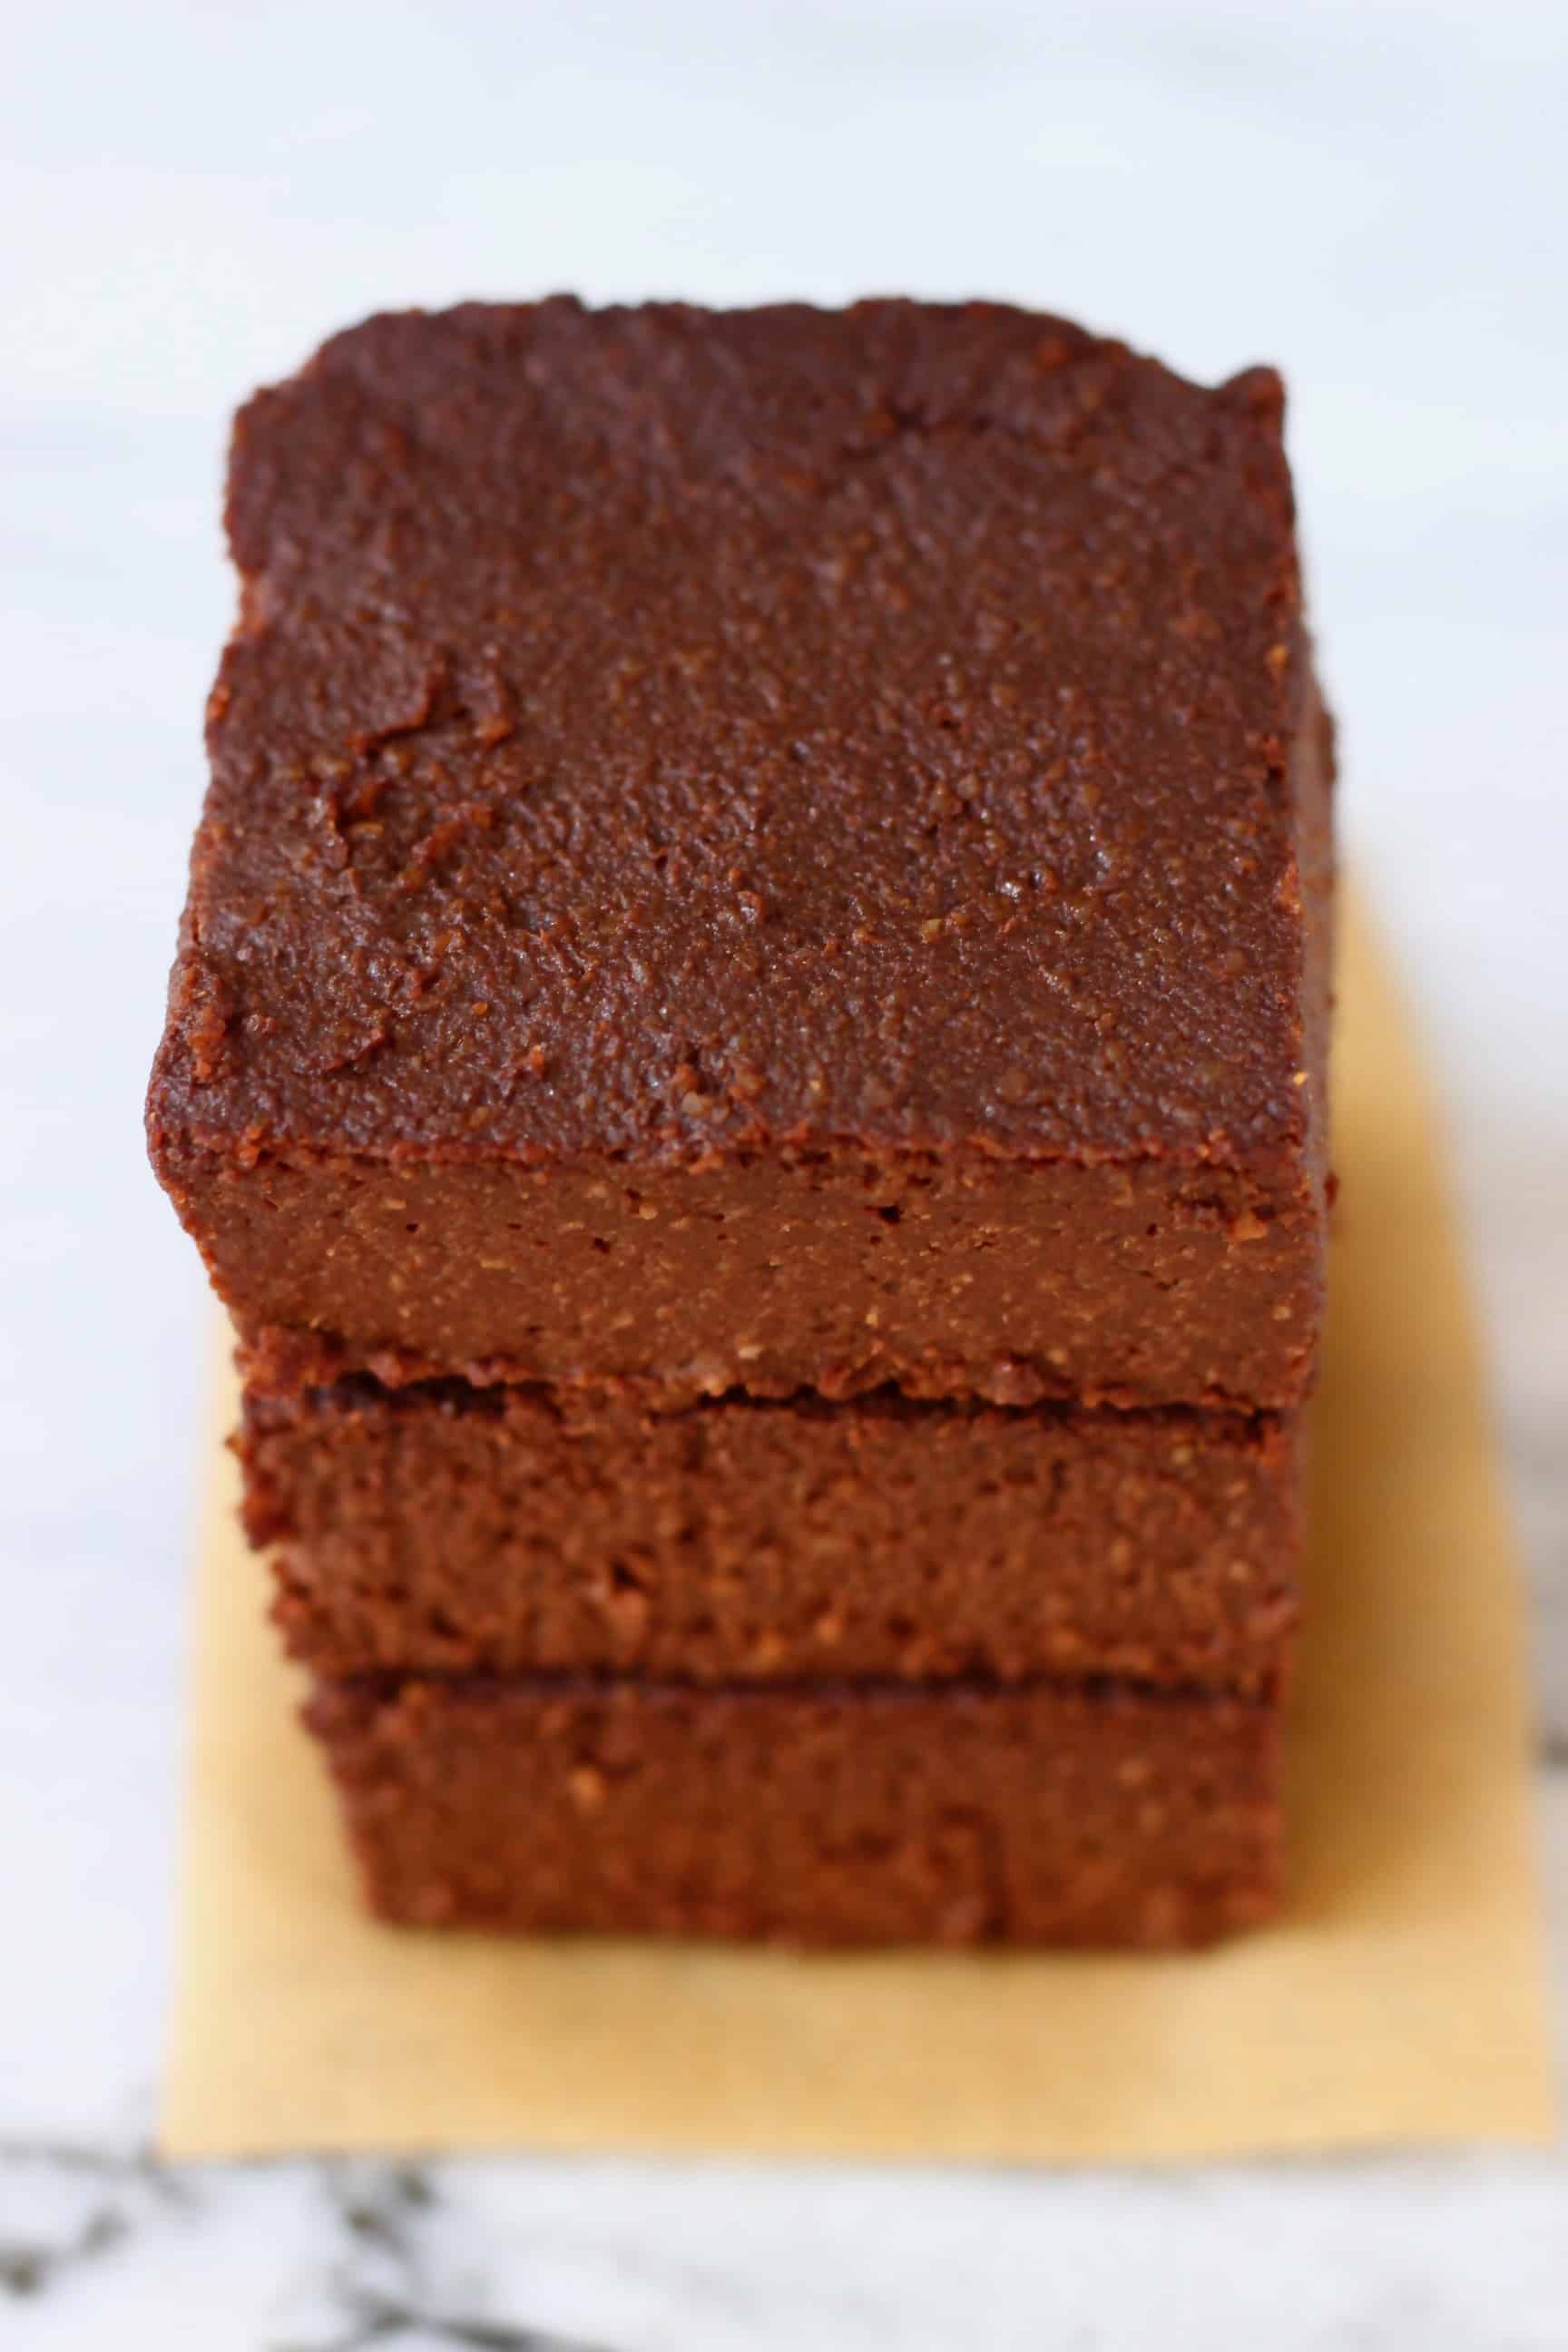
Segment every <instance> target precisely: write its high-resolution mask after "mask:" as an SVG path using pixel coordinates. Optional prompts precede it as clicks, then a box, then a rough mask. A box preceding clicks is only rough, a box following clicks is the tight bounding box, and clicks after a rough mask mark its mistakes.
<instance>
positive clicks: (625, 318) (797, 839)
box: [149, 301, 1329, 1407]
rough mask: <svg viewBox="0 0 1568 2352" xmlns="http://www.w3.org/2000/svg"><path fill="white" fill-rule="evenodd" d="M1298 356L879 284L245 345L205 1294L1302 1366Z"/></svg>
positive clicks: (541, 1342) (805, 1346) (205, 1092)
mask: <svg viewBox="0 0 1568 2352" xmlns="http://www.w3.org/2000/svg"><path fill="white" fill-rule="evenodd" d="M1280 408H1281V396H1280V390H1279V383H1278V380H1277V379H1276V378H1275V377H1274V376H1273V375H1271V374H1269V373H1267V372H1265V371H1255V372H1253V373H1248V374H1247V375H1244V376H1241V377H1238V378H1237V379H1236V380H1235V381H1234V382H1233V383H1228V384H1226V385H1223V386H1221V387H1220V388H1219V389H1218V390H1215V391H1207V390H1203V389H1201V388H1199V387H1196V386H1194V385H1192V384H1189V383H1184V381H1182V380H1181V379H1180V378H1178V377H1176V376H1173V375H1172V374H1171V373H1168V372H1167V371H1166V370H1165V369H1163V368H1162V367H1160V366H1158V365H1156V364H1155V363H1154V362H1151V361H1147V360H1144V359H1141V358H1138V357H1136V356H1134V355H1133V354H1131V352H1128V351H1126V350H1125V349H1124V348H1123V347H1122V346H1121V345H1119V344H1114V343H1109V342H1103V341H1096V340H1094V339H1093V338H1091V337H1089V336H1087V335H1085V334H1083V333H1081V332H1080V331H1079V330H1078V329H1076V328H1073V327H1071V326H1068V325H1067V324H1065V323H1063V322H1062V321H1060V320H1053V319H1048V318H1043V317H1037V316H1033V315H1030V314H1027V313H1025V312H1021V311H1016V310H1006V309H1001V308H997V307H995V306H991V305H984V304H972V305H967V306H963V307H954V308H951V309H943V308H936V307H930V306H922V305H912V304H907V303H898V302H877V303H868V304H862V305H859V306H858V307H856V308H855V309H852V310H846V311H842V312H837V313H834V312H817V311H813V310H805V309H800V308H780V309H773V310H757V311H752V312H737V313H729V314H722V315H713V314H709V313H705V312H701V311H698V310H689V309H686V308H682V307H659V306H656V307H652V308H648V309H645V310H611V311H603V312H598V313H590V312H586V311H584V310H582V309H581V308H580V307H579V306H578V305H577V304H575V303H574V302H571V301H555V302H549V303H544V304H541V305H537V306H529V307H518V308H488V307H482V306H470V307H467V308H464V309H461V310H456V311H452V312H449V313H447V314H445V315H442V316H436V317H430V316H423V315H419V314H410V315H406V316H399V317H387V318H381V319H376V320H371V321H369V322H368V323H367V324H366V325H364V326H363V327H360V328H357V329H355V330H353V331H351V332H350V333H348V334H346V335H342V336H340V337H338V338H336V339H335V340H334V341H331V342H330V343H329V344H327V345H326V347H325V348H324V350H323V351H322V352H321V353H320V354H319V355H318V356H317V357H316V359H315V360H313V361H312V362H311V363H310V365H309V366H308V367H307V368H306V369H305V370H304V371H303V372H302V373H300V375H299V376H297V377H296V378H294V379H293V380H292V381H291V382H290V383H286V384H284V385H282V386H280V387H279V388H278V389H276V390H274V391H270V392H267V393H263V394H259V395H258V397H257V399H256V400H254V401H253V402H252V403H251V404H250V405H249V407H248V408H247V409H246V410H245V412H244V413H243V414H242V415H241V417H240V420H239V423H238V425H237V433H236V439H235V448H234V457H233V465H232V470H231V476H230V490H229V503H228V523H229V530H230V537H231V541H232V545H233V549H234V554H235V559H236V562H237V565H238V568H239V571H240V573H241V577H242V582H243V598H242V607H241V618H240V624H239V627H238V630H237V635H236V636H235V638H234V641H233V642H232V644H231V646H230V647H229V649H228V652H227V654H226V657H225V660H224V664H223V669H222V673H221V676H220V677H219V680H218V683H217V686H216V690H215V692H214V695H213V698H212V702H211V708H210V714H209V743H210V751H211V757H212V782H211V787H210V790H209V793H208V798H207V803H206V808H205V816H204V819H203V823H202V825H201V829H200V832H199V835H198V838H197V842H196V847H195V856H194V862H193V870H192V883H191V894H190V898H189V902H188V905H187V908H186V913H185V919H184V930H183V936H182V944H181V949H180V954H179V960H178V962H177V964H176V967H175V971H174V979H173V982H172V990H171V999H170V1011H169V1020H168V1026H167V1029H166V1033H165V1035H164V1040H163V1046H162V1048H161V1051H160V1053H159V1056H158V1060H157V1066H156V1069H155V1072H154V1077H153V1088H152V1094H151V1097H150V1102H149V1133H150V1138H151V1143H152V1149H153V1158H154V1161H155V1163H156V1166H157V1168H158V1171H159V1173H160V1175H161V1177H162V1179H163V1181H164V1183H165V1184H166V1185H167V1187H168V1188H169V1190H170V1192H171V1193H172V1194H173V1195H174V1200H175V1202H176V1204H177V1205H178V1207H179V1209H180V1212H181V1214H182V1216H183V1217H184V1220H185V1222H186V1223H187V1224H188V1225H189V1227H190V1229H191V1231H192V1232H193V1233H194V1234H195V1236H196V1238H197V1240H198V1241H199V1242H200V1244H201V1245H202V1248H203V1250H204V1252H205V1255H206V1258H207V1262H208V1265H209V1266H210V1268H211V1270H212V1272H213V1275H214V1278H215V1280H216V1283H217V1286H218V1287H219V1289H220V1290H221V1292H222V1293H223V1295H224V1297H226V1299H227V1301H228V1302H229V1304H230V1305H231V1307H233V1308H234V1309H235V1311H236V1314H237V1318H238V1319H239V1321H240V1323H241V1325H242V1327H244V1328H246V1330H247V1332H248V1333H249V1334H250V1335H251V1336H252V1337H255V1336H256V1335H258V1333H260V1332H261V1331H262V1330H263V1329H264V1328H267V1327H279V1328H281V1329H283V1330H285V1331H292V1332H295V1333H310V1332H319V1333H329V1334H333V1335H336V1338H337V1339H338V1341H339V1342H341V1343H342V1353H343V1354H344V1356H345V1358H346V1360H348V1361H350V1362H351V1363H359V1364H367V1365H368V1364H373V1363H374V1364H379V1365H380V1367H381V1368H382V1370H393V1371H395V1372H397V1373H398V1374H399V1375H400V1376H404V1377H406V1376H409V1375H411V1374H415V1375H416V1374H418V1373H421V1372H424V1371H427V1370H431V1369H434V1370H437V1371H440V1372H450V1371H459V1370H460V1371H463V1372H465V1373H467V1374H468V1375H470V1376H477V1377H481V1378H488V1377H499V1378H507V1379H531V1378H539V1379H548V1380H552V1381H565V1380H572V1379H591V1378H599V1377H603V1376H606V1375H622V1374H625V1375H642V1374H652V1375H655V1376H657V1377H658V1378H660V1379H663V1380H665V1381H668V1383H669V1386H670V1390H671V1393H672V1394H680V1393H687V1394H689V1393H697V1392H701V1391H710V1392H716V1391H724V1390H728V1389H731V1388H734V1387H737V1386H739V1387H742V1388H745V1389H747V1390H750V1391H752V1392H753V1393H757V1394H773V1395H777V1394H782V1393H787V1392H789V1391H793V1390H794V1389H795V1388H797V1387H800V1386H802V1385H809V1386H813V1387H816V1388H818V1389H820V1390H822V1391H825V1392H826V1393H829V1394H849V1393H852V1392H854V1391H858V1390H864V1389H869V1388H873V1387H876V1386H879V1385H880V1384H884V1383H887V1382H889V1381H890V1382H896V1383H897V1384H899V1385H900V1386H901V1387H903V1388H905V1389H906V1390H907V1391H910V1392H912V1393H918V1394H931V1395H941V1394H953V1395H962V1394H965V1393H973V1394H976V1395H980V1396H983V1397H986V1398H990V1399H992V1400H994V1401H995V1402H1005V1403H1019V1402H1030V1401H1032V1400H1034V1399H1037V1398H1039V1397H1042V1396H1061V1397H1068V1398H1076V1399H1079V1400H1084V1401H1092V1400H1094V1399H1096V1398H1105V1399H1110V1400H1112V1401H1115V1402H1121V1403H1129V1404H1135V1403H1149V1402H1154V1403H1160V1402H1181V1401H1186V1402H1208V1403H1219V1404H1226V1403H1239V1404H1242V1405H1244V1406H1247V1407H1253V1406H1279V1405H1284V1404H1288V1403H1289V1402H1292V1401H1294V1400H1295V1399H1296V1398H1297V1397H1298V1396H1299V1395H1300V1392H1301V1391H1302V1390H1303V1388H1304V1387H1305V1385H1306V1383H1307V1381H1308V1379H1309V1377H1310V1369H1311V1363H1312V1359H1313V1353H1314V1344H1315V1340H1316V1336H1317V1332H1318V1328H1319V1318H1320V1311H1321V1265H1322V1242H1323V1222H1324V1199H1325V1189H1326V1174H1325V1160H1324V1118H1323V1051H1324V1038H1325V1029H1326V993H1325V986H1324V971H1325V968H1326V955H1325V941H1326V935H1327V919H1328V916H1327V907H1328V894H1327V887H1326V885H1327V842H1328V818H1327V806H1328V781H1329V780H1328V765H1329V761H1328V741H1327V733H1326V728H1325V724H1324V722H1323V720H1322V717H1321V709H1320V707H1319V706H1318V704H1317V702H1316V698H1315V696H1314V693H1313V689H1312V686H1311V680H1310V668H1309V660H1308V652H1307V647H1306V642H1305V637H1304V633H1303V629H1302V625H1301V619H1300V589H1299V582H1298V575H1297V567H1296V557H1295V549H1294V533H1293V522H1292V512H1291V500H1290V489H1289V477H1288V474H1287V470H1286V466H1285V461H1284V457H1283V454H1282V450H1281V444H1280Z"/></svg>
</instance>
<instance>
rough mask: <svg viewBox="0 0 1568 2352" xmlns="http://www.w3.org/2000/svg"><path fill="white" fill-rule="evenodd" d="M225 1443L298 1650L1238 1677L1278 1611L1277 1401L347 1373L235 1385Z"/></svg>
mask: <svg viewBox="0 0 1568 2352" xmlns="http://www.w3.org/2000/svg"><path fill="white" fill-rule="evenodd" d="M237 1444H238V1448H239V1453H240V1456H241V1460H242V1462H243V1465H244V1469H245V1481H246V1512H247V1525H248V1528H249V1531H250V1534H251V1537H252V1539H253V1541H255V1542H257V1543H258V1544H267V1545H271V1546H274V1547H277V1548H278V1549H276V1550H275V1551H274V1555H273V1569H274V1574H275V1578H276V1582H277V1588H278V1597H277V1601H276V1604H275V1615H276V1618H277V1621H278V1622H279V1626H280V1627H281V1629H282V1631H283V1633H284V1635H285V1638H286V1639H287V1641H288V1643H289V1648H290V1650H291V1651H292V1652H293V1653H294V1654H295V1655H296V1656H297V1657H299V1658H300V1659H302V1660H304V1661H305V1662H306V1663H307V1664H310V1666H312V1667H313V1668H314V1669H315V1670H316V1671H317V1672H318V1673H320V1674H323V1675H357V1674H368V1673H374V1672H376V1671H379V1670H382V1669H385V1668H395V1669H407V1668H422V1669H427V1670H432V1671H437V1672H448V1673H450V1672H467V1671H473V1670H484V1671H500V1672H503V1673H504V1672H508V1671H525V1672H526V1671H533V1672H546V1673H549V1672H559V1671H563V1670H595V1669H605V1670H614V1671H616V1672H620V1673H627V1674H639V1675H644V1674H646V1675H674V1676H678V1677H680V1678H685V1679H697V1680H700V1681H704V1682H712V1681H725V1680H735V1679H757V1678H762V1679H779V1678H784V1679H797V1680H798V1679H799V1678H800V1677H801V1676H802V1675H824V1674H826V1675H870V1676H897V1677H901V1678H904V1679H913V1680H927V1681H929V1680H931V1679H933V1678H936V1677H941V1676H952V1675H994V1676H995V1677H998V1678H1000V1679H1002V1680H1005V1681H1017V1680H1021V1679H1026V1678H1029V1677H1031V1676H1037V1675H1050V1674H1054V1675H1083V1674H1106V1673H1111V1674H1117V1675H1123V1676H1133V1677H1138V1678H1141V1679H1142V1680H1144V1681H1148V1682H1152V1683H1161V1684H1196V1685H1209V1686H1211V1687H1215V1686H1217V1687H1226V1686H1228V1687H1230V1688H1233V1689H1252V1690H1257V1689H1264V1688H1268V1687H1270V1686H1272V1685H1274V1684H1276V1683H1277V1682H1278V1681H1279V1677H1280V1675H1281V1674H1282V1672H1283V1670H1284V1667H1285V1664H1286V1661H1287V1657H1288V1654H1289V1644H1290V1637H1291V1634H1292V1632H1293V1629H1294V1626H1295V1622H1296V1616H1297V1609H1298V1596H1297V1575H1298V1564H1299V1557H1300V1467H1299V1455H1300V1433H1299V1430H1298V1428H1297V1426H1296V1424H1295V1423H1294V1421H1293V1420H1292V1421H1289V1422H1286V1423H1280V1422H1279V1421H1278V1420H1274V1419H1270V1418H1268V1417H1262V1418H1258V1419H1255V1420H1250V1421H1248V1420H1242V1419H1239V1418H1237V1417H1234V1416H1231V1417H1226V1416H1225V1415H1217V1414H1205V1413H1194V1412H1151V1413H1119V1412H1100V1413H1086V1412H1074V1411H1066V1410H1062V1409H1052V1408H1049V1407H1037V1408H1036V1409H1034V1410H1033V1411H1029V1412H1016V1411H1005V1410H999V1409H996V1408H994V1407H989V1406H985V1407H977V1408H968V1409H966V1408H964V1407H963V1406H948V1405H942V1404H934V1405H920V1404H912V1403H910V1402H908V1401H907V1400H904V1399H901V1398H900V1397H898V1396H897V1395H896V1394H891V1395H889V1394H884V1395H882V1396H879V1397H875V1398H868V1399H863V1400H861V1401H859V1402H853V1403H846V1404H839V1405H829V1404H825V1403H823V1402H820V1401H819V1400H816V1399H813V1398H810V1397H802V1398H797V1399H795V1401H794V1402H791V1403H788V1404H771V1403H760V1402H749V1401H747V1400H744V1399H742V1398H730V1399H725V1400H722V1401H715V1402H710V1403H709V1404H706V1405H703V1406H700V1407H695V1408H693V1409H691V1410H689V1411H687V1412H677V1413H657V1412H649V1411H647V1408H646V1407H645V1406H641V1405H639V1404H637V1402H630V1401H626V1400H624V1399H616V1398H604V1399H600V1400H598V1401H596V1402H589V1401H587V1400H585V1399H584V1398H582V1397H579V1396H574V1395H573V1394H571V1393H564V1394H563V1393H562V1392H559V1391H548V1390H542V1389H520V1388H509V1389H490V1390H473V1389H469V1388H467V1387H466V1386H465V1385H464V1384H463V1383H462V1382H461V1381H438V1382H432V1383H429V1384H428V1385H425V1386H418V1387H413V1388H408V1389H404V1390H401V1391H387V1390H384V1389H382V1388H381V1387H379V1386H378V1384H377V1383H376V1382H375V1381H371V1380H367V1379H359V1380H353V1381H344V1382H342V1384H341V1385H340V1386H338V1387H337V1388H334V1389H331V1390H326V1391H302V1392H300V1391H296V1392H295V1393H293V1394H282V1395H279V1394H273V1393H268V1391H264V1390H258V1389H257V1388H256V1387H254V1386H253V1387H251V1388H250V1389H249V1390H247V1397H246V1409H245V1421H244V1425H243V1428H242V1431H241V1433H240V1436H239V1439H238V1440H237Z"/></svg>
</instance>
